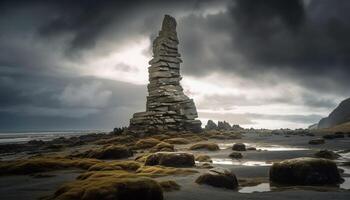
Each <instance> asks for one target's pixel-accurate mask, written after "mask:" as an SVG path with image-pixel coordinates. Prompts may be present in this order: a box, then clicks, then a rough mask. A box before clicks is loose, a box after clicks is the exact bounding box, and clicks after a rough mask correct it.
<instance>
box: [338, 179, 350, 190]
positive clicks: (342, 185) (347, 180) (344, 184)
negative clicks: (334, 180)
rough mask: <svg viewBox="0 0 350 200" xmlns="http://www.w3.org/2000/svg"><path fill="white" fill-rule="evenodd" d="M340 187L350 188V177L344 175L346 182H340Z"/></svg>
mask: <svg viewBox="0 0 350 200" xmlns="http://www.w3.org/2000/svg"><path fill="white" fill-rule="evenodd" d="M340 188H342V189H345V190H350V177H344V182H343V183H342V184H340Z"/></svg>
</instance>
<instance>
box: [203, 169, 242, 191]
mask: <svg viewBox="0 0 350 200" xmlns="http://www.w3.org/2000/svg"><path fill="white" fill-rule="evenodd" d="M196 183H198V184H206V185H211V186H214V187H221V188H227V189H232V190H233V189H236V188H237V187H238V181H237V178H236V175H235V174H234V173H232V172H230V171H228V170H227V169H223V168H213V169H210V170H209V172H208V173H205V174H202V175H200V176H199V177H198V178H197V179H196Z"/></svg>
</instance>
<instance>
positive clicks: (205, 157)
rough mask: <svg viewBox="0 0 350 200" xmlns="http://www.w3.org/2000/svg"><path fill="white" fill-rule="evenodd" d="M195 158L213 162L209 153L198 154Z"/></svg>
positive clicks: (199, 160) (200, 160)
mask: <svg viewBox="0 0 350 200" xmlns="http://www.w3.org/2000/svg"><path fill="white" fill-rule="evenodd" d="M195 160H196V161H198V162H213V161H212V160H211V158H210V156H208V155H198V156H196V159H195Z"/></svg>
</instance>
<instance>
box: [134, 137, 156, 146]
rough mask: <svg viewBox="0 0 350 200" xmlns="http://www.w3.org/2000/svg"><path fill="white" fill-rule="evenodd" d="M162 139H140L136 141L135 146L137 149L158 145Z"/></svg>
mask: <svg viewBox="0 0 350 200" xmlns="http://www.w3.org/2000/svg"><path fill="white" fill-rule="evenodd" d="M160 142H161V141H160V140H158V139H155V138H146V139H140V140H139V141H137V142H136V144H135V147H136V148H137V149H147V148H152V147H154V146H156V145H157V144H158V143H160Z"/></svg>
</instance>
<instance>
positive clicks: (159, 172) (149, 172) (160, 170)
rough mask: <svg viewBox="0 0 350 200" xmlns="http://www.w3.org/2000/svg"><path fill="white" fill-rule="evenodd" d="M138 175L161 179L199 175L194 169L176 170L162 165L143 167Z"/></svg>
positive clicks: (138, 171)
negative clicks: (163, 177)
mask: <svg viewBox="0 0 350 200" xmlns="http://www.w3.org/2000/svg"><path fill="white" fill-rule="evenodd" d="M136 173H137V174H139V175H143V176H148V177H160V176H169V175H190V174H193V173H197V171H196V170H193V169H185V168H175V167H164V166H160V165H156V166H142V167H140V168H139V169H138V170H137V171H136Z"/></svg>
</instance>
